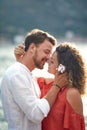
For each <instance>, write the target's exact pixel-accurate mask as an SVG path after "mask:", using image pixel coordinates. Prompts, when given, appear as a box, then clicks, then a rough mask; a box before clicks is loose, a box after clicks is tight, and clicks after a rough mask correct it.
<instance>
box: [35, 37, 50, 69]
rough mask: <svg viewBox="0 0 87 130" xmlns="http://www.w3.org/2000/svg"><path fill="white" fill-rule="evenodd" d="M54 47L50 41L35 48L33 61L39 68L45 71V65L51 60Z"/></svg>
mask: <svg viewBox="0 0 87 130" xmlns="http://www.w3.org/2000/svg"><path fill="white" fill-rule="evenodd" d="M52 47H53V45H52V44H51V43H50V42H49V41H48V40H45V41H44V42H43V43H42V44H40V45H39V46H38V47H35V52H34V55H33V61H34V64H35V66H36V67H37V68H39V69H43V66H44V64H45V63H46V61H47V60H49V58H50V54H51V52H52Z"/></svg>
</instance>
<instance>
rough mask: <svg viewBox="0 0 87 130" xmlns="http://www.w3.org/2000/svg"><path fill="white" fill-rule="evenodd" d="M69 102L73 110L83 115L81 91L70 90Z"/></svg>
mask: <svg viewBox="0 0 87 130" xmlns="http://www.w3.org/2000/svg"><path fill="white" fill-rule="evenodd" d="M67 100H68V102H69V104H70V105H71V106H72V108H73V109H74V110H75V112H77V113H78V114H83V104H82V99H81V95H80V93H79V91H78V90H77V89H76V88H70V89H69V90H68V92H67Z"/></svg>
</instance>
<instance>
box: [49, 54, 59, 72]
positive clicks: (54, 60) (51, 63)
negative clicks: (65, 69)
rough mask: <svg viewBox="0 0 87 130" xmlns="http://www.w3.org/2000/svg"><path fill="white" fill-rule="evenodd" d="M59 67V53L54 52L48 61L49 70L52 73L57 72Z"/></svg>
mask: <svg viewBox="0 0 87 130" xmlns="http://www.w3.org/2000/svg"><path fill="white" fill-rule="evenodd" d="M57 67H58V59H57V53H56V52H54V53H53V54H52V56H51V58H50V60H49V61H48V72H49V73H51V74H55V73H56V71H57V70H56V68H57Z"/></svg>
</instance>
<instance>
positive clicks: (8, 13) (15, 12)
mask: <svg viewBox="0 0 87 130" xmlns="http://www.w3.org/2000/svg"><path fill="white" fill-rule="evenodd" d="M34 28H39V29H42V30H44V31H47V32H49V33H50V34H52V35H53V36H55V37H56V38H57V40H58V43H61V42H64V41H69V42H72V43H75V44H76V45H77V47H78V48H79V49H80V51H81V52H82V55H83V56H84V58H85V61H86V63H87V0H24V1H23V0H22V1H21V0H0V83H1V80H2V77H3V74H4V72H5V70H6V69H7V68H8V67H9V66H10V65H11V64H13V63H14V62H16V60H15V57H14V47H15V46H16V45H17V44H20V43H21V42H22V41H23V40H24V38H25V36H26V34H27V32H29V31H31V30H32V29H34ZM44 73H46V72H45V71H44V70H43V71H42V72H40V70H36V71H34V74H36V75H39V74H40V76H41V75H42V76H46V74H44ZM82 100H83V105H84V115H85V122H86V124H87V94H86V95H84V97H83V98H82ZM86 129H87V128H86ZM0 130H7V124H6V121H5V119H4V114H3V110H2V104H1V97H0Z"/></svg>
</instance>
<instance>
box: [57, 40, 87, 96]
mask: <svg viewBox="0 0 87 130" xmlns="http://www.w3.org/2000/svg"><path fill="white" fill-rule="evenodd" d="M56 52H57V57H58V62H59V64H63V65H64V66H65V67H66V72H67V74H68V78H69V85H70V86H71V87H75V88H77V89H78V90H79V92H80V93H81V94H84V93H85V87H86V74H87V73H86V66H85V61H84V58H83V57H82V55H81V54H80V51H79V50H78V49H77V48H76V46H74V44H72V43H69V42H64V43H62V44H60V45H59V46H58V47H57V48H56Z"/></svg>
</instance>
